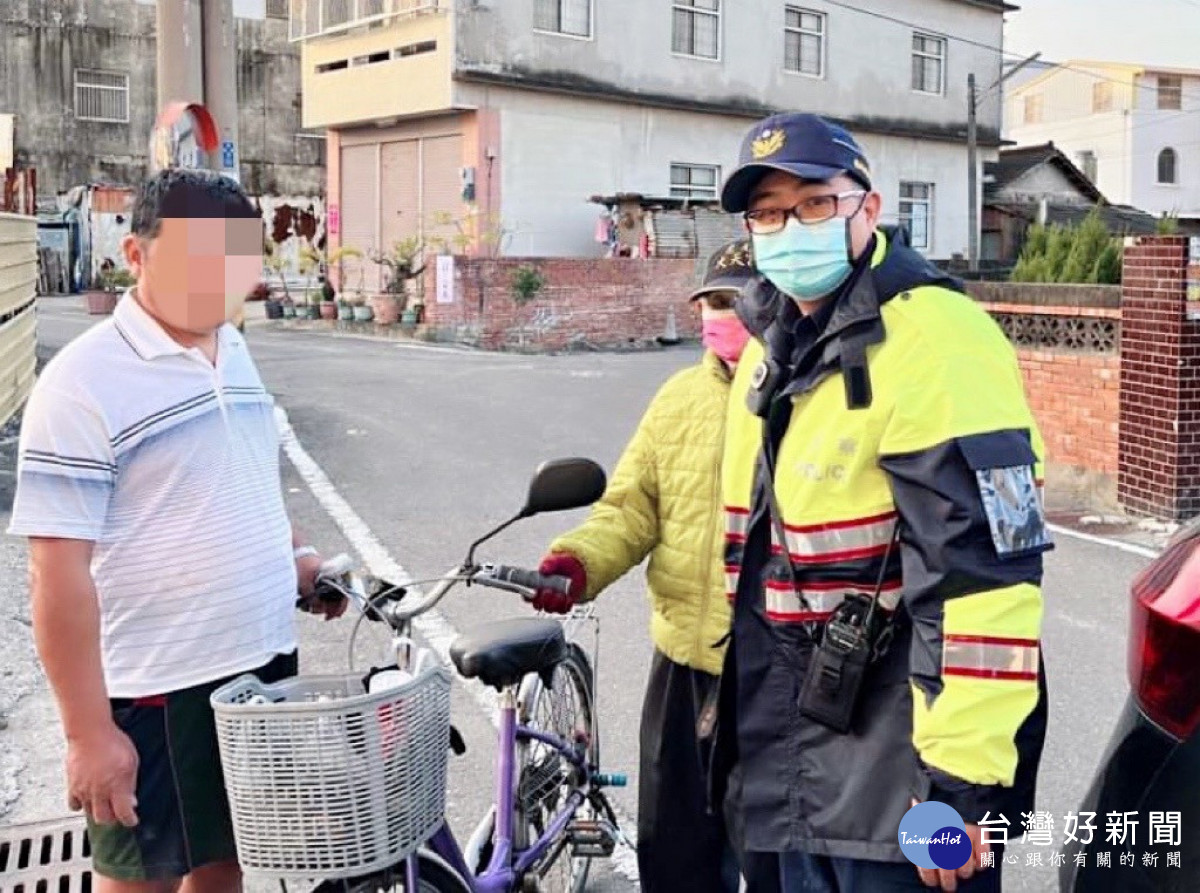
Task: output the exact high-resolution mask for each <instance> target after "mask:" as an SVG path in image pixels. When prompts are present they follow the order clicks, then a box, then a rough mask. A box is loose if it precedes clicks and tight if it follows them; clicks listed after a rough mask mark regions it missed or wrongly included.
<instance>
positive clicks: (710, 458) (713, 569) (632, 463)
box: [550, 351, 730, 675]
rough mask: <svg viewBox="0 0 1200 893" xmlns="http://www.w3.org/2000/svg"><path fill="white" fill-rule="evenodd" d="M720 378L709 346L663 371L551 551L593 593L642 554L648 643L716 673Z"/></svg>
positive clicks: (720, 593)
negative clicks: (605, 477)
mask: <svg viewBox="0 0 1200 893" xmlns="http://www.w3.org/2000/svg"><path fill="white" fill-rule="evenodd" d="M729 384H730V377H729V373H728V371H727V370H726V367H725V365H724V364H723V363H722V362H721V360H720V359H718V358H717V356H716V355H715V354H713V353H712V352H711V351H709V352H707V353H706V354H705V356H704V359H703V361H702V362H701V363H699V364H697V365H695V366H692V367H690V368H688V369H684V370H683V371H682V372H678V373H676V374H675V375H674V376H672V377H671V378H670V379H669V380H668V381H667V382H666V384H664V385H663V386H662V388H661V389H660V390H659V392H658V394H657V395H656V396H655V397H654V400H653V401H652V402H651V404H650V406H649V408H648V409H647V410H646V413H645V415H644V416H643V417H642V420H641V422H640V423H639V425H638V429H637V431H636V433H635V434H634V436H633V438H632V439H631V440H630V442H629V444H628V445H627V446H626V448H625V451H624V454H623V455H622V456H621V459H620V462H619V463H618V464H617V467H616V470H615V471H614V472H613V474H612V478H611V480H610V481H609V484H608V488H607V490H606V492H605V494H604V496H603V498H602V499H601V500H600V501H599V502H597V503H596V504H595V506H593V508H592V512H591V515H590V516H589V517H588V519H587V520H586V521H585V522H584V523H583V524H582V525H581V526H579V527H578V528H576V529H575V530H573V531H571V532H570V533H568V534H566V535H564V536H562V537H559V538H558V539H557V540H555V541H554V542H553V543H552V544H551V546H550V550H551V552H569V553H570V554H572V555H574V556H575V557H576V558H578V559H579V560H580V562H582V564H583V566H584V568H585V569H586V570H587V594H586V598H588V599H591V598H595V597H596V595H597V594H599V593H600V592H601V591H602V590H604V589H605V588H607V587H608V586H609V585H611V584H612V583H614V582H615V581H616V580H617V579H618V578H620V577H621V576H623V575H624V574H626V573H627V572H628V571H629V570H631V569H632V568H635V567H637V566H638V565H639V564H641V563H642V561H643V560H645V558H646V557H647V556H649V558H650V562H649V566H648V568H647V571H646V578H647V582H648V584H649V594H650V601H651V607H652V610H653V614H652V616H651V619H650V634H651V638H652V639H653V641H654V645H655V647H656V648H658V649H659V650H660V651H661V652H662V653H663V654H664V655H666V656H667V657H668V658H669V659H671V660H673V661H675V662H676V663H679V664H683V665H684V666H687V667H692V668H694V669H697V670H702V671H704V672H706V673H711V674H713V675H716V674H717V673H718V672H720V669H721V661H722V657H723V654H724V646H723V645H718V644H717V643H718V642H721V640H722V639H723V638H724V637H725V635H726V633H727V632H728V631H729V604H728V602H727V601H726V599H725V593H724V585H725V584H724V574H723V568H722V554H721V553H722V540H723V533H722V523H721V448H722V444H723V441H724V432H725V412H726V403H727V400H728V397H729Z"/></svg>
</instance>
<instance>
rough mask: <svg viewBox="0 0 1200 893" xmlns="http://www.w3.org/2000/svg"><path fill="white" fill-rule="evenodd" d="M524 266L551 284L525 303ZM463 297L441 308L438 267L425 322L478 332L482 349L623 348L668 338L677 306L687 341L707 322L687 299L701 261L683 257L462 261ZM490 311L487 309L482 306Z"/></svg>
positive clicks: (458, 289) (458, 282)
mask: <svg viewBox="0 0 1200 893" xmlns="http://www.w3.org/2000/svg"><path fill="white" fill-rule="evenodd" d="M523 266H530V267H533V268H535V269H537V270H538V271H539V272H540V273H541V274H542V276H543V278H544V280H545V285H544V286H543V288H542V290H541V292H540V293H539V294H538V295H537V296H536V297H535V298H534V299H533V300H531V301H529V302H528V303H526V304H524V305H521V306H518V304H517V302H516V301H515V300H514V299H513V295H512V277H513V274H514V273H515V272H516V271H517V270H518V269H519V268H521V267H523ZM455 267H456V275H455V300H454V303H453V304H438V303H437V299H436V294H437V292H436V263H434V262H433V260H432V259H431V262H430V264H429V266H428V268H427V269H426V273H425V277H426V278H425V296H426V297H425V320H426V323H427V324H428V325H430V326H431V327H433V328H435V329H453V328H458V327H463V326H466V327H471V328H473V329H474V330H475V333H476V337H477V338H478V339H479V342H480V344H481V346H483V347H486V348H497V347H505V346H513V345H517V344H519V343H520V341H521V336H522V334H523V335H524V342H525V344H526V345H531V346H536V347H538V348H541V349H545V350H561V349H563V348H565V347H567V346H569V345H570V344H571V343H572V341H574V340H577V339H582V340H585V341H586V342H587V343H588V344H591V345H595V346H615V345H619V344H627V343H629V342H631V341H640V340H647V339H653V338H656V337H658V336H660V335H663V334H664V332H665V330H666V327H667V319H668V315H669V311H670V310H671V309H673V310H674V312H675V326H676V331H677V333H678V335H679V337H681V338H695V337H698V336H699V319H698V317H697V315H696V312H695V310H694V309H693V308H692V307H691V306H690V305H689V304H688V302H687V295H688V293H689V292H690V291H691V289H692V288H693V287H695V282H696V263H695V261H694V260H691V259H675V258H650V259H635V258H613V259H611V260H585V259H558V258H503V259H489V258H463V257H459V258H456V259H455ZM481 308H482V309H481Z"/></svg>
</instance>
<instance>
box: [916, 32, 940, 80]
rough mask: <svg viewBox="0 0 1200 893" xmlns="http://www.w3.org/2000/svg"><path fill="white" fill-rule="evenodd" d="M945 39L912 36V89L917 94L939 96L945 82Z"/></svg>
mask: <svg viewBox="0 0 1200 893" xmlns="http://www.w3.org/2000/svg"><path fill="white" fill-rule="evenodd" d="M945 67H946V39H945V38H944V37H934V36H933V35H931V34H913V39H912V88H913V89H914V90H916V91H917V92H918V93H937V94H939V95H940V94H941V93H942V89H943V86H944V83H943V82H944V80H945Z"/></svg>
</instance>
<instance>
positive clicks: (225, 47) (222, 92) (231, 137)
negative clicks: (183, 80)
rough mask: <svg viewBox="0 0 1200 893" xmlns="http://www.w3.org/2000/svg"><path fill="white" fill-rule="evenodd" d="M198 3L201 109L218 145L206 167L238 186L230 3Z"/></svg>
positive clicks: (234, 29)
mask: <svg viewBox="0 0 1200 893" xmlns="http://www.w3.org/2000/svg"><path fill="white" fill-rule="evenodd" d="M160 2H161V0H160ZM201 2H202V4H203V6H202V10H203V16H204V44H203V46H204V53H203V55H204V105H205V106H206V107H207V108H208V113H209V114H210V115H212V116H213V120H214V121H216V124H217V130H218V132H219V134H220V144H219V145H218V146H217V151H216V152H215V153H213V157H212V158H210V159H209V162H210V165H209V166H210V167H212V168H213V169H214V170H218V171H220V172H221V173H223V174H225V176H227V177H232V178H233V179H234V180H237V181H238V182H239V183H240V182H241V179H242V177H241V173H240V159H239V157H238V155H239V153H238V95H237V64H238V56H237V26H236V24H235V21H234V18H233V0H201Z"/></svg>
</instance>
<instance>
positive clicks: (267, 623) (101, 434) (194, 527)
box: [8, 292, 296, 698]
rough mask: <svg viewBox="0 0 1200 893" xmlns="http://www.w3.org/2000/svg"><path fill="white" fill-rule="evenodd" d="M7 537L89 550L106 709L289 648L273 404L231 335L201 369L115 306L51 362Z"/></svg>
mask: <svg viewBox="0 0 1200 893" xmlns="http://www.w3.org/2000/svg"><path fill="white" fill-rule="evenodd" d="M8 531H9V533H12V534H16V535H22V536H47V537H64V538H69V539H85V540H93V541H95V544H96V545H95V551H94V557H93V560H92V576H93V578H94V579H95V581H96V589H97V592H98V594H99V600H100V615H101V644H102V649H103V661H104V676H105V682H106V683H107V686H108V693H109V696H110V697H114V698H118V697H119V698H134V697H144V696H147V695H152V694H161V693H165V692H169V691H175V690H178V689H181V688H187V687H190V686H193V685H199V684H201V683H204V682H211V681H213V680H215V679H218V678H220V677H222V676H228V675H233V674H235V673H240V672H243V671H246V670H250V669H253V668H255V667H258V666H260V665H262V664H264V663H266V662H267V661H269V660H270V659H271V658H272V657H273V656H274V655H276V654H280V653H284V652H288V651H291V650H292V649H293V648H295V647H296V633H295V613H294V610H293V606H294V604H295V599H296V567H295V561H294V559H293V556H292V540H291V526H290V523H289V521H288V516H287V512H286V509H285V505H284V499H283V489H282V482H281V478H280V465H279V435H278V431H277V429H276V427H275V417H274V401H273V400H272V398H271V396H270V395H269V394H267V392H266V390H265V389H264V387H263V384H262V380H261V379H260V378H259V375H258V370H257V368H256V367H255V365H254V362H253V361H252V360H251V358H250V354H249V351H248V350H247V348H246V343H245V341H244V340H243V339H242V337H241V335H240V334H239V333H238V331H237V329H235V328H234V327H233V326H231V325H228V324H227V325H225V326H223V327H222V328H221V329H220V331H219V333H218V347H217V364H216V366H215V367H214V366H213V364H212V363H210V362H209V361H208V360H207V359H206V358H205V357H204V355H203V354H202V353H201V352H200V350H199V349H197V348H191V349H188V348H184V347H182V346H180V345H179V344H177V343H176V342H175V341H173V340H172V339H171V338H170V337H169V336H168V335H167V334H166V332H165V331H163V329H162V328H161V327H160V326H159V325H158V323H157V322H156V321H155V320H154V318H153V317H151V316H150V315H149V314H148V313H146V311H145V310H143V309H142V307H141V306H140V305H138V303H137V302H136V301H135V300H134V299H133V296H132V294H130V293H128V292H127V293H126V294H125V295H124V296H123V297H122V298H121V300H120V302H119V303H118V305H117V309H116V311H115V313H114V314H113V315H112V317H110V318H109V319H107V320H105V321H104V322H101V323H99V324H98V325H96V326H93V327H92V328H91V329H90V330H88V331H87V332H86V333H85V334H83V335H81V336H80V337H78V338H76V339H75V340H74V341H72V342H71V343H70V344H68V345H67V346H66V347H65V348H63V349H62V351H60V352H59V353H58V354H57V355H56V356H55V357H54V358H53V359H52V360H51V361H50V362H49V363H48V364H47V365H46V368H45V370H44V371H43V373H42V375H41V376H40V377H39V378H38V380H37V382H36V383H35V385H34V388H33V393H32V394H31V395H30V398H29V401H28V403H27V404H26V407H25V414H24V420H23V423H22V426H21V435H20V445H19V458H18V465H17V490H16V498H15V501H14V503H13V512H12V522H11V524H10V526H9V528H8Z"/></svg>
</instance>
